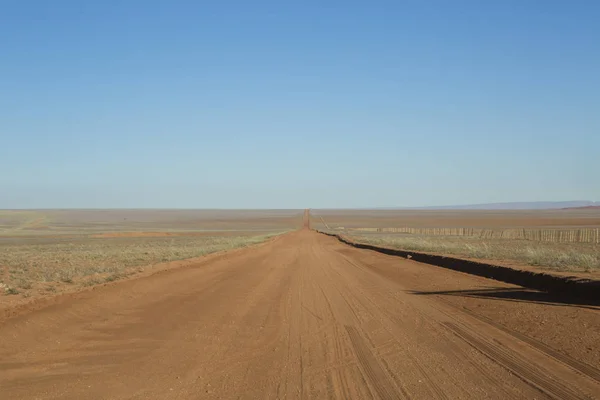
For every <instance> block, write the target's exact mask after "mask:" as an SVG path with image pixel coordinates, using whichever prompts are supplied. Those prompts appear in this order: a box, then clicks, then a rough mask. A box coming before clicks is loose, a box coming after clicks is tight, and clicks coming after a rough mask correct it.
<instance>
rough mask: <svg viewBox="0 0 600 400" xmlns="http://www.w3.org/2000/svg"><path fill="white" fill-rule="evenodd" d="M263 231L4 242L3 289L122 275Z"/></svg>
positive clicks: (244, 242)
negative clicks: (221, 234) (216, 234)
mask: <svg viewBox="0 0 600 400" xmlns="http://www.w3.org/2000/svg"><path fill="white" fill-rule="evenodd" d="M274 235H276V233H273V234H268V235H261V236H226V237H218V236H214V237H185V236H179V237H164V238H160V237H158V238H156V237H149V238H112V239H92V238H85V237H81V238H79V239H77V240H72V239H69V240H68V241H67V240H60V239H51V240H49V239H37V240H35V239H34V240H28V241H11V242H0V285H1V287H0V290H3V291H4V292H5V293H6V294H19V293H26V292H27V290H29V289H31V288H32V287H33V286H34V285H35V284H39V283H46V284H47V285H46V290H47V291H54V290H55V289H54V286H52V285H51V284H53V283H57V282H62V283H76V284H80V285H83V286H90V285H95V284H98V283H103V282H110V281H114V280H117V279H120V278H122V277H123V276H126V275H128V274H130V273H132V272H135V271H139V270H140V267H146V266H148V265H152V264H157V263H161V262H167V261H174V260H182V259H187V258H193V257H198V256H202V255H205V254H209V253H214V252H217V251H222V250H229V249H234V248H239V247H245V246H248V245H251V244H255V243H260V242H263V241H265V240H267V239H268V238H270V237H272V236H274Z"/></svg>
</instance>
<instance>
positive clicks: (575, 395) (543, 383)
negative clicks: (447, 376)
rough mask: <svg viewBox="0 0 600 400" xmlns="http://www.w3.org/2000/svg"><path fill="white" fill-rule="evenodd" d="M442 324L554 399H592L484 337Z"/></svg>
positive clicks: (451, 325)
mask: <svg viewBox="0 0 600 400" xmlns="http://www.w3.org/2000/svg"><path fill="white" fill-rule="evenodd" d="M443 325H444V326H445V327H447V328H448V329H449V330H450V331H452V332H453V333H454V334H455V335H456V336H458V337H459V338H461V339H462V340H464V341H465V342H467V343H468V344H469V345H471V346H472V347H473V348H475V349H476V350H478V351H480V352H481V353H483V354H484V355H486V356H487V357H488V358H490V359H491V360H492V361H494V362H496V363H498V364H500V365H502V366H503V367H505V368H507V369H508V370H510V371H512V372H513V373H514V374H515V375H516V376H518V377H519V378H520V379H522V380H523V381H525V382H527V383H528V384H530V385H531V386H533V387H535V388H536V389H538V390H539V391H540V392H542V393H544V394H545V395H547V396H549V397H550V398H553V399H556V400H578V399H594V397H591V396H589V395H587V394H585V393H581V392H579V391H578V390H574V389H571V388H569V387H567V386H564V385H562V384H560V383H559V382H557V381H556V380H555V379H554V377H553V376H552V375H549V374H547V373H545V371H542V370H541V368H539V367H537V368H536V367H534V366H532V365H530V364H529V363H527V362H525V361H523V360H522V359H521V358H520V357H518V356H516V355H514V354H512V353H511V352H509V351H507V350H505V349H503V348H502V347H500V346H498V345H495V344H492V343H490V342H488V341H486V340H484V339H480V338H477V337H476V336H475V335H472V334H471V333H469V332H467V331H466V330H464V329H463V328H461V327H459V326H458V325H456V324H454V323H452V322H444V323H443Z"/></svg>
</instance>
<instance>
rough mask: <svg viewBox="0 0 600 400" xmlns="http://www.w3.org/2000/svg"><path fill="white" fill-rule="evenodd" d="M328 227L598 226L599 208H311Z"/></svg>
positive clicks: (316, 222) (316, 220)
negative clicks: (513, 209) (511, 209)
mask: <svg viewBox="0 0 600 400" xmlns="http://www.w3.org/2000/svg"><path fill="white" fill-rule="evenodd" d="M311 215H312V216H313V220H312V222H313V226H314V227H318V226H319V224H321V219H320V218H321V217H322V218H323V219H324V220H325V221H326V222H327V224H328V225H329V226H330V227H332V228H335V227H338V226H343V227H346V228H361V227H375V228H378V227H382V228H387V227H394V226H398V227H415V228H486V229H491V228H583V227H586V228H588V227H594V228H597V227H600V209H594V208H591V209H564V210H515V211H510V210H497V211H495V210H311Z"/></svg>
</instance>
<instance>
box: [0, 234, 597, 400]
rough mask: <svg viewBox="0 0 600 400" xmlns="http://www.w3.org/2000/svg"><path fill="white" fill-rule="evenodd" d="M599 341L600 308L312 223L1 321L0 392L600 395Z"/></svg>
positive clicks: (79, 395) (17, 395) (8, 395)
mask: <svg viewBox="0 0 600 400" xmlns="http://www.w3.org/2000/svg"><path fill="white" fill-rule="evenodd" d="M493 293H499V294H501V295H496V296H494V295H493ZM490 294H492V295H490ZM536 296H538V297H536ZM599 340H600V310H598V309H597V308H595V307H592V306H585V305H579V306H577V305H569V304H557V303H552V302H549V301H546V300H543V299H540V298H539V295H538V294H536V293H535V292H527V291H524V290H523V289H520V288H518V287H515V286H511V285H505V284H501V283H498V282H495V281H490V280H486V279H483V278H477V277H472V276H469V275H465V274H462V273H458V272H454V271H448V270H444V269H441V268H436V267H433V266H428V265H422V264H418V263H415V262H412V261H409V260H402V259H399V258H395V257H390V256H386V255H382V254H378V253H374V252H370V251H365V250H359V249H354V248H350V247H348V246H345V245H343V244H341V243H339V242H338V241H337V240H335V239H333V238H330V237H326V236H324V235H320V234H318V233H315V232H312V231H309V230H306V229H305V230H301V231H298V232H294V233H291V234H287V235H284V236H282V237H279V238H277V239H275V240H273V241H270V242H268V243H266V244H263V245H259V246H256V247H253V248H249V249H246V250H242V251H237V252H234V253H231V254H225V255H223V256H219V257H216V258H212V259H209V260H207V261H206V262H201V263H199V264H197V265H194V266H191V267H183V268H180V269H176V270H169V271H166V272H164V273H159V274H155V275H153V276H150V277H144V278H140V279H135V280H130V281H124V282H120V283H116V284H114V285H110V286H106V287H100V288H97V289H96V290H93V291H88V292H84V293H81V294H78V295H75V296H70V297H69V296H67V297H64V298H63V299H62V300H61V301H59V302H56V303H55V304H53V305H50V306H49V307H47V308H44V309H42V310H37V311H32V312H29V313H25V314H22V315H20V316H17V317H14V318H11V319H9V320H8V321H5V322H4V323H3V324H2V325H0V398H2V399H144V400H146V399H217V398H218V399H236V398H237V399H277V398H280V399H284V398H287V399H329V398H332V399H333V398H335V399H351V398H353V399H370V398H375V399H409V398H410V399H417V398H422V399H433V398H445V399H459V398H465V399H466V398H472V399H485V398H493V399H520V398H527V399H534V398H535V399H543V398H554V399H579V398H599V397H600V371H598V369H597V365H598V362H599V361H600V356H599V354H598V349H597V344H598V343H600V341H599ZM594 365H595V366H596V367H595V366H594Z"/></svg>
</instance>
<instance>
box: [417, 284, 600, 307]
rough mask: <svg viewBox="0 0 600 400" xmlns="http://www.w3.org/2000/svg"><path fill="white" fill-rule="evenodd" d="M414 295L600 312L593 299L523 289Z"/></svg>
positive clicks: (475, 290) (492, 289)
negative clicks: (523, 303) (538, 304)
mask: <svg viewBox="0 0 600 400" xmlns="http://www.w3.org/2000/svg"><path fill="white" fill-rule="evenodd" d="M408 293H410V294H415V295H436V296H460V297H473V298H480V299H494V300H506V301H516V302H525V303H540V304H546V305H553V306H564V305H569V306H575V307H580V308H587V309H590V310H597V311H600V301H597V300H593V299H585V298H577V297H574V296H558V295H555V294H551V293H544V292H538V291H535V290H529V289H524V288H515V289H507V288H490V289H471V290H443V291H433V292H424V291H408Z"/></svg>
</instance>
